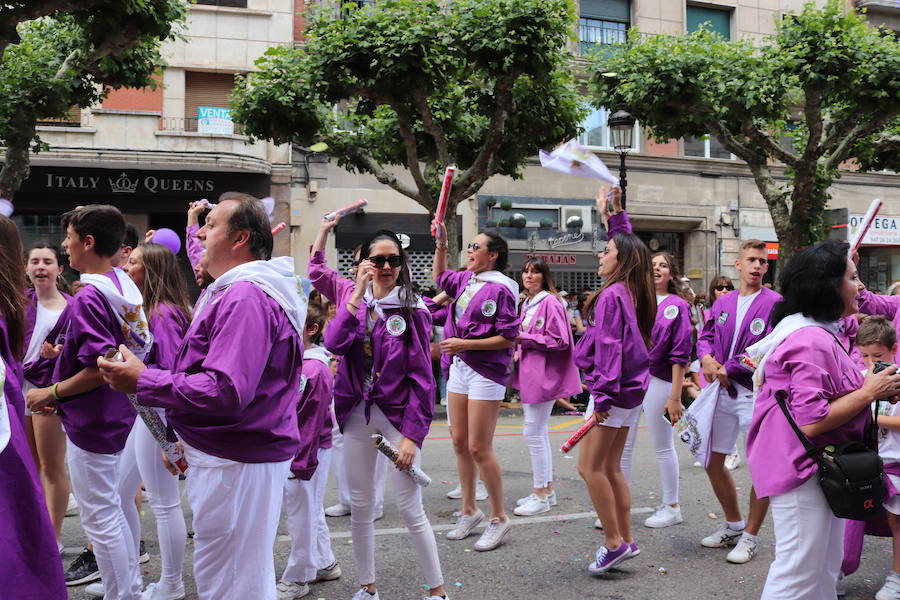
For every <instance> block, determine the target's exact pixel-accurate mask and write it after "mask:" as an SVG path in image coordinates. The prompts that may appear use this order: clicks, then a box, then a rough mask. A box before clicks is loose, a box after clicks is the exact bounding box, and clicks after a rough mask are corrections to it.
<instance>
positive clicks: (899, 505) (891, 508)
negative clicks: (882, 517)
mask: <svg viewBox="0 0 900 600" xmlns="http://www.w3.org/2000/svg"><path fill="white" fill-rule="evenodd" d="M885 462H887V461H885ZM888 477H890V478H891V483H892V484H894V488H896V489H898V490H900V477H897V476H896V475H888ZM883 506H884V510H886V511H888V512H889V513H891V514H892V515H900V495H897V496H894V497H893V498H891V499H890V500H889V501H887V502H885V503H884V505H883Z"/></svg>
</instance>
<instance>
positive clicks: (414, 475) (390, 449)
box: [372, 433, 431, 487]
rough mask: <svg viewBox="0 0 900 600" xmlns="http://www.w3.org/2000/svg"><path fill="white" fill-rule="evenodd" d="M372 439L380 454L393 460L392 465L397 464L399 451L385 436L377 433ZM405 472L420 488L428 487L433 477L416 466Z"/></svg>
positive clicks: (404, 470)
mask: <svg viewBox="0 0 900 600" xmlns="http://www.w3.org/2000/svg"><path fill="white" fill-rule="evenodd" d="M372 439H373V440H374V441H375V447H376V448H378V451H379V452H381V453H382V454H384V455H385V456H387V457H388V458H389V459H391V462H392V463H396V462H397V449H396V448H394V445H393V444H391V443H390V442H389V441H388V440H387V439H386V438H385V437H384V436H382V435H379V434H377V433H375V434H372ZM403 472H404V473H406V474H407V475H409V476H410V478H411V479H412V480H413V481H415V482H416V485H418V486H419V487H428V485H429V484H430V483H431V477H429V476H428V475H426V474H425V472H424V471H422V469H420V468H419V467H417V466H416V465H411V466H410V467H409V468H408V469H403Z"/></svg>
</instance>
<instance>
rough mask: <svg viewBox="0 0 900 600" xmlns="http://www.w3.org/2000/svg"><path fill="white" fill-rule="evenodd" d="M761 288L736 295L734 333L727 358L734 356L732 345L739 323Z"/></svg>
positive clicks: (736, 336)
mask: <svg viewBox="0 0 900 600" xmlns="http://www.w3.org/2000/svg"><path fill="white" fill-rule="evenodd" d="M760 292H762V289H759V290H757V291H756V293H754V294H750V295H749V296H741V295H738V301H737V315H735V321H734V334H733V335H732V337H731V350H729V351H728V358H731V357H732V356H734V346H735V344H737V339H738V332H739V331H740V330H741V324H742V323H743V322H744V317H745V316H747V311H748V310H750V305H751V304H753V301H754V300H756V297H757V296H759V294H760Z"/></svg>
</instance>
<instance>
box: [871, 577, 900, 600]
mask: <svg viewBox="0 0 900 600" xmlns="http://www.w3.org/2000/svg"><path fill="white" fill-rule="evenodd" d="M897 598H900V575H896V574H895V573H891V574H890V575H888V576H887V577H886V578H885V580H884V585H883V586H881V589H880V590H878V593H877V594H875V600H895V599H897Z"/></svg>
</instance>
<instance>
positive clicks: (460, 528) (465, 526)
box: [445, 509, 484, 540]
mask: <svg viewBox="0 0 900 600" xmlns="http://www.w3.org/2000/svg"><path fill="white" fill-rule="evenodd" d="M482 520H484V513H483V512H481V509H479V510H478V511H477V512H476V513H475V514H474V515H459V520H457V521H456V527H455V528H454V529H451V530H450V531H448V532H447V533H446V535H445V537H446V538H447V539H448V540H461V539H464V538H467V537H469V535H470V534H471V533H472V530H473V529H475V527H476V526H477V525H478V524H479V523H481V521H482Z"/></svg>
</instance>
